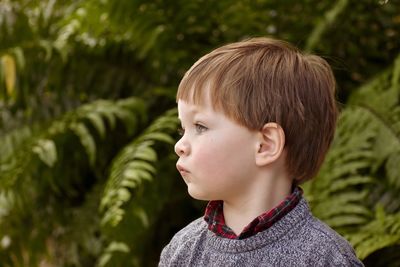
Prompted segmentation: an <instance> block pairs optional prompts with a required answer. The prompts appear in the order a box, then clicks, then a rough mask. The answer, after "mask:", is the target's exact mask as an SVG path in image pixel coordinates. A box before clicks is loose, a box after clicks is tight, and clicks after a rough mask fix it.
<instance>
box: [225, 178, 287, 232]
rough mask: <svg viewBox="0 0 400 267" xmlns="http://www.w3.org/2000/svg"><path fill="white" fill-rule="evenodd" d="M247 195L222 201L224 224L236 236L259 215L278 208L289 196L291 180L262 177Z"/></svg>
mask: <svg viewBox="0 0 400 267" xmlns="http://www.w3.org/2000/svg"><path fill="white" fill-rule="evenodd" d="M259 181H260V182H258V183H255V184H254V185H253V186H252V187H251V188H250V190H249V192H248V194H246V195H244V196H240V197H236V198H235V199H230V200H224V206H223V213H224V218H225V223H226V225H227V226H229V227H230V228H231V229H232V230H233V232H234V233H235V234H236V235H239V234H240V233H241V232H242V231H243V229H244V228H245V227H246V226H247V225H248V224H249V223H250V222H251V221H253V220H254V219H255V218H256V217H258V216H259V215H261V214H263V213H265V212H267V211H269V210H271V209H273V208H275V207H276V206H278V205H279V204H280V203H281V202H282V201H283V200H284V199H285V198H286V197H287V196H289V195H290V194H291V190H292V184H293V180H292V179H291V178H289V177H287V176H286V175H279V176H277V175H274V177H266V176H264V177H262V179H261V180H259Z"/></svg>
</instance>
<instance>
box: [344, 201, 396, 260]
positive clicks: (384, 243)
mask: <svg viewBox="0 0 400 267" xmlns="http://www.w3.org/2000/svg"><path fill="white" fill-rule="evenodd" d="M346 237H347V238H348V239H349V241H350V242H351V243H352V244H353V246H354V248H355V250H356V251H357V256H358V257H359V258H360V259H364V258H366V257H367V256H368V255H370V254H371V253H372V252H374V251H377V250H379V249H382V248H385V247H390V246H393V245H400V214H392V215H388V214H385V212H384V211H383V207H378V208H377V211H376V215H375V219H374V220H373V221H371V222H369V223H368V224H366V225H365V226H363V227H361V228H360V229H359V230H358V231H357V233H352V234H348V235H346Z"/></svg>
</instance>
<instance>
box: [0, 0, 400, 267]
mask: <svg viewBox="0 0 400 267" xmlns="http://www.w3.org/2000/svg"><path fill="white" fill-rule="evenodd" d="M399 11H400V1H399V0H389V1H387V0H386V1H383V0H365V1H355V0H337V1H314V0H302V1H278V0H256V1H254V0H236V1H233V0H219V1H211V0H190V1H183V0H177V1H163V0H152V1H143V0H134V1H132V0H119V1H115V0H114V1H112V0H100V1H99V0H96V1H95V0H77V1H72V0H66V1H56V0H45V1H39V0H13V1H11V0H1V2H0V59H1V60H0V262H1V266H99V267H102V266H156V264H157V262H158V257H159V253H160V250H161V249H162V247H163V246H164V245H165V244H166V243H167V242H168V241H169V239H170V238H171V236H172V235H173V234H174V233H175V232H176V231H177V230H178V229H180V228H181V227H183V226H184V225H185V224H187V223H188V222H189V221H191V220H192V219H194V218H196V217H198V216H200V215H201V213H202V209H203V205H204V203H198V202H195V201H193V200H191V199H190V198H189V197H188V196H187V194H186V188H185V186H184V185H183V183H182V181H181V179H180V177H179V175H178V174H177V172H176V171H175V161H176V156H175V155H174V153H173V150H172V147H173V146H172V144H173V143H174V140H175V139H176V137H177V136H176V128H177V118H176V110H175V109H174V107H175V99H174V95H175V92H176V88H177V85H178V83H179V80H180V78H181V77H182V76H183V74H184V72H185V71H186V70H187V69H188V68H189V67H190V66H191V64H193V63H194V62H195V60H196V59H197V58H199V57H200V56H201V55H203V54H204V53H206V52H208V51H210V50H212V49H213V48H215V47H217V46H220V45H222V44H225V43H228V42H233V41H238V40H242V39H245V38H248V37H252V36H272V37H276V38H281V39H285V40H287V41H290V42H292V43H293V44H295V45H297V46H298V47H300V48H302V49H304V50H306V51H309V52H313V53H316V54H318V55H321V56H323V57H325V58H326V59H327V60H328V61H329V63H330V64H331V66H332V67H333V69H334V72H335V75H336V77H337V81H338V100H339V103H340V105H341V109H342V112H341V117H340V120H339V123H338V130H337V132H336V137H335V140H334V144H333V146H332V148H331V150H330V152H329V154H328V156H327V158H326V161H325V163H324V165H323V167H322V169H321V171H320V173H319V175H318V177H317V178H316V179H314V180H313V181H311V182H308V183H306V184H304V189H305V193H306V196H307V198H308V199H309V201H310V204H311V207H312V209H313V212H314V214H315V215H316V216H317V217H319V218H321V219H322V220H324V221H325V222H326V223H328V224H329V225H330V226H332V227H333V228H335V229H336V230H337V231H338V232H340V233H341V234H342V235H344V236H345V237H346V238H347V239H348V240H349V241H350V242H351V243H352V244H353V246H354V247H355V249H356V252H357V254H358V256H359V257H360V258H361V259H362V260H363V261H364V263H365V264H366V266H400V254H399V253H398V251H399V249H400V167H399V166H400V95H399V94H400V53H399V52H400V50H399V48H400V42H399V41H398V40H399V39H400V15H399V14H400V12H399ZM316 130H318V129H316Z"/></svg>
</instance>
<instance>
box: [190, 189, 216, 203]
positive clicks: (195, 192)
mask: <svg viewBox="0 0 400 267" xmlns="http://www.w3.org/2000/svg"><path fill="white" fill-rule="evenodd" d="M188 193H189V196H191V197H192V198H194V199H196V200H202V201H210V200H212V199H211V198H210V196H208V195H207V194H204V192H199V190H196V189H194V188H193V187H191V186H190V185H188Z"/></svg>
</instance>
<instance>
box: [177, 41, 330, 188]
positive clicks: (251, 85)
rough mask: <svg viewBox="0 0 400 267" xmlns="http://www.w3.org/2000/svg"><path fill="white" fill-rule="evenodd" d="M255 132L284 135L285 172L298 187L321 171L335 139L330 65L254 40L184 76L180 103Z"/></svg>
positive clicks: (206, 59) (210, 57) (217, 53)
mask: <svg viewBox="0 0 400 267" xmlns="http://www.w3.org/2000/svg"><path fill="white" fill-rule="evenodd" d="M206 97H209V99H210V101H211V106H212V108H213V109H214V110H216V111H220V112H222V113H223V114H225V115H226V116H227V117H228V118H230V119H232V120H233V121H235V122H237V123H239V124H240V125H242V126H245V127H247V128H248V129H250V130H260V129H262V127H263V126H264V125H265V124H266V123H269V122H275V123H277V124H279V125H280V126H281V127H282V128H283V131H284V133H285V150H286V169H287V171H288V173H289V174H290V175H291V176H292V177H293V178H294V179H295V180H296V181H297V182H298V183H301V182H304V181H305V180H307V179H310V178H312V177H313V176H314V175H315V174H316V173H317V171H318V170H319V168H320V166H321V164H322V162H323V159H324V157H325V154H326V152H327V150H328V148H329V145H330V143H331V141H332V139H333V136H334V130H335V124H336V118H337V108H336V103H335V79H334V76H333V73H332V70H331V68H330V67H329V65H328V63H327V62H326V61H325V60H323V59H322V58H320V57H318V56H313V55H305V54H303V53H301V52H300V51H299V50H298V49H296V48H295V47H293V46H291V45H290V44H288V43H286V42H283V41H279V40H274V39H269V38H254V39H250V40H246V41H242V42H237V43H232V44H228V45H225V46H222V47H220V48H218V49H215V50H214V51H212V52H211V53H209V54H207V55H205V56H203V57H202V58H200V59H199V60H198V61H197V62H196V63H195V64H194V65H193V66H192V67H191V68H190V70H189V71H188V72H187V73H186V74H185V76H184V77H183V79H182V81H181V83H180V85H179V89H178V93H177V100H183V101H185V102H188V103H194V104H196V105H200V106H201V105H203V104H204V101H205V99H206Z"/></svg>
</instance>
